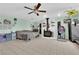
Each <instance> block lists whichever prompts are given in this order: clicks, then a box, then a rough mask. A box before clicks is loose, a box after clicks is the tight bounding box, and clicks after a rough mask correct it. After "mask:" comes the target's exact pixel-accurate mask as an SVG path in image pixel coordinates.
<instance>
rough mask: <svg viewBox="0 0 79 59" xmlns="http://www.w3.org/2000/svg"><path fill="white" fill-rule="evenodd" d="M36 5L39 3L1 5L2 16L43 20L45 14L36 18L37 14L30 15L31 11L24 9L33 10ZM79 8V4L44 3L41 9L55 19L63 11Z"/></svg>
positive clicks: (0, 12)
mask: <svg viewBox="0 0 79 59" xmlns="http://www.w3.org/2000/svg"><path fill="white" fill-rule="evenodd" d="M36 4H37V3H35V4H34V3H0V16H11V17H12V16H15V17H17V18H21V19H26V20H41V19H43V16H44V15H45V14H43V13H40V16H36V15H35V14H31V15H28V14H27V13H28V12H30V10H28V9H25V8H24V6H28V7H31V8H33V6H34V5H36ZM78 7H79V4H77V3H69V4H67V3H42V6H41V7H40V9H44V10H46V11H47V13H46V14H47V15H48V16H49V17H54V16H56V14H57V13H61V12H62V11H63V10H66V9H71V8H78Z"/></svg>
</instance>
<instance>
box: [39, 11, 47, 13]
mask: <svg viewBox="0 0 79 59" xmlns="http://www.w3.org/2000/svg"><path fill="white" fill-rule="evenodd" d="M38 12H44V13H46V10H38Z"/></svg>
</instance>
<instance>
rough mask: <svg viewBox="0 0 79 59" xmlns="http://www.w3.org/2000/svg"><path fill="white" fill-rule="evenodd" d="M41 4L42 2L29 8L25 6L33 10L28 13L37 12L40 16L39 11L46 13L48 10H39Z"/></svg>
mask: <svg viewBox="0 0 79 59" xmlns="http://www.w3.org/2000/svg"><path fill="white" fill-rule="evenodd" d="M40 6H41V3H38V4H37V5H35V6H34V8H29V7H27V6H24V8H26V9H29V10H32V12H29V13H28V14H32V13H35V14H36V15H37V16H39V12H42V13H46V10H39V8H40Z"/></svg>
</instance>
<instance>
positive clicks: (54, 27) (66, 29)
mask: <svg viewBox="0 0 79 59" xmlns="http://www.w3.org/2000/svg"><path fill="white" fill-rule="evenodd" d="M63 20H64V18H56V19H49V25H50V28H49V30H50V31H52V32H53V36H52V37H50V38H52V39H58V38H57V36H58V33H57V31H58V29H57V22H58V21H60V22H61V25H62V26H64V28H65V39H68V24H67V23H64V21H63ZM51 21H52V22H55V23H53V24H52V23H51ZM42 23H46V20H44V21H43V22H42ZM45 25H46V24H45ZM51 25H55V26H51ZM44 29H46V26H45V27H43V24H42V37H43V38H44Z"/></svg>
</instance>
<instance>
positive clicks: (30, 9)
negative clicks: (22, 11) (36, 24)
mask: <svg viewBox="0 0 79 59" xmlns="http://www.w3.org/2000/svg"><path fill="white" fill-rule="evenodd" d="M24 8H27V9H30V10H34V9H32V8H29V7H26V6H24Z"/></svg>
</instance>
